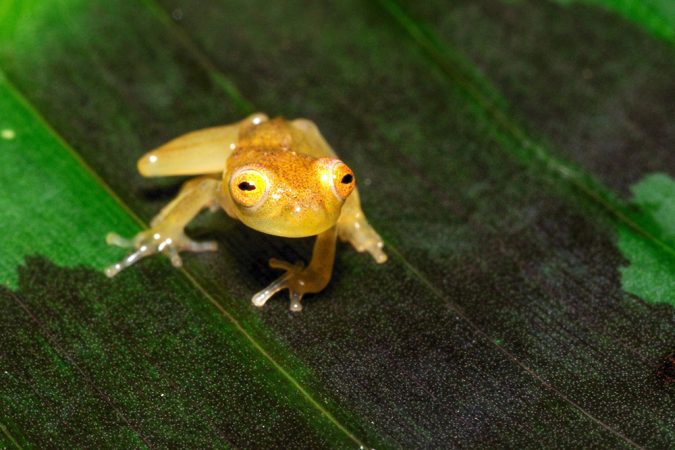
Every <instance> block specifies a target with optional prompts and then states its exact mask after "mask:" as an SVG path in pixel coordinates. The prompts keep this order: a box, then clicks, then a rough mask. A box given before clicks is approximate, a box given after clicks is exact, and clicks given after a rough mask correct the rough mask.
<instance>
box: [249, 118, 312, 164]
mask: <svg viewBox="0 0 675 450" xmlns="http://www.w3.org/2000/svg"><path fill="white" fill-rule="evenodd" d="M237 147H238V149H237V150H241V151H247V150H249V149H251V150H256V151H260V150H263V151H267V152H275V151H292V152H296V153H300V154H304V155H312V154H313V152H312V151H311V149H309V143H308V141H307V138H306V137H305V134H304V133H303V132H302V130H300V129H298V128H297V127H295V126H294V125H293V123H292V122H289V121H287V120H285V119H284V118H283V117H276V118H274V119H272V120H268V121H266V122H262V123H260V124H258V125H256V126H252V127H248V128H245V129H242V130H240V132H239V141H238V143H237Z"/></svg>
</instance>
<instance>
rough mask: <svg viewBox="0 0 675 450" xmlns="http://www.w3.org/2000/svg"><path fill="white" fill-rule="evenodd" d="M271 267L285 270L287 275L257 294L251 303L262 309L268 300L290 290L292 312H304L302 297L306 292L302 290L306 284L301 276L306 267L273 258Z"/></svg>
mask: <svg viewBox="0 0 675 450" xmlns="http://www.w3.org/2000/svg"><path fill="white" fill-rule="evenodd" d="M270 267H272V268H275V269H283V270H285V271H286V273H285V274H283V275H282V276H280V277H279V278H277V279H276V280H274V281H273V282H272V283H270V284H269V286H267V287H266V288H265V289H263V290H261V291H260V292H258V293H256V294H255V295H254V296H253V297H252V298H251V302H252V303H253V304H254V305H255V306H257V307H259V308H262V307H263V306H265V303H267V300H269V299H270V298H272V297H273V296H274V294H276V293H277V292H279V291H282V290H284V289H288V292H289V294H290V299H291V303H290V310H291V311H294V312H298V311H302V304H301V303H300V302H301V300H302V295H303V294H304V290H302V286H303V285H304V283H303V281H302V280H301V279H300V274H301V273H302V272H303V270H304V268H305V265H304V264H303V263H302V262H297V263H295V264H291V263H289V262H286V261H280V260H278V259H274V258H273V259H270Z"/></svg>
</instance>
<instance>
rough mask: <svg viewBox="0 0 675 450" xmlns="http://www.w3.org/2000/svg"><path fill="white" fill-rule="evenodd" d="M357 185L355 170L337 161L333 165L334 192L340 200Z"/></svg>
mask: <svg viewBox="0 0 675 450" xmlns="http://www.w3.org/2000/svg"><path fill="white" fill-rule="evenodd" d="M354 186H356V178H354V172H352V169H350V168H349V167H347V164H345V163H343V162H341V161H337V162H336V163H335V164H334V165H333V192H335V195H336V196H337V198H339V199H340V200H344V199H346V198H347V197H348V196H349V194H351V193H352V191H353V190H354Z"/></svg>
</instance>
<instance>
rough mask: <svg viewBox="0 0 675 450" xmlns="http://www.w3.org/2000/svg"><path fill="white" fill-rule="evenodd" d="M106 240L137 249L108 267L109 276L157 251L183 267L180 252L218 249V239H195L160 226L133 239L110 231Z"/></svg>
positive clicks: (111, 243) (106, 271)
mask: <svg viewBox="0 0 675 450" xmlns="http://www.w3.org/2000/svg"><path fill="white" fill-rule="evenodd" d="M106 242H107V243H108V244H110V245H115V246H117V247H123V248H135V249H136V250H135V251H134V252H132V253H130V254H129V255H127V256H126V257H125V258H124V259H123V260H122V261H120V262H118V263H116V264H113V265H112V266H110V267H108V268H107V269H106V270H105V274H106V275H107V276H108V277H114V276H115V275H117V274H118V273H119V272H120V271H122V270H123V269H126V268H127V267H129V266H131V265H132V264H134V263H136V262H138V261H139V260H141V259H143V258H145V257H146V256H150V255H153V254H155V253H164V254H165V255H166V256H168V257H169V260H170V261H171V264H172V265H173V266H174V267H181V266H182V265H183V259H182V258H181V257H180V252H183V251H187V252H213V251H216V250H218V243H217V242H216V241H204V242H198V241H193V240H192V239H190V238H188V237H187V236H186V235H185V234H184V233H182V232H180V233H172V232H168V233H167V232H164V231H163V230H162V229H160V228H151V229H149V230H145V231H141V232H140V233H138V234H137V235H136V236H135V237H133V238H132V239H126V238H123V237H121V236H120V235H118V234H116V233H108V235H107V236H106Z"/></svg>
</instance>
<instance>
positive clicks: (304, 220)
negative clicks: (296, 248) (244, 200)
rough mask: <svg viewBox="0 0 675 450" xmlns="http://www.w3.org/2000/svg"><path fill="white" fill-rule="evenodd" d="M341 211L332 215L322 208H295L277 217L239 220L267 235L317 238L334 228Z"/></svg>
mask: <svg viewBox="0 0 675 450" xmlns="http://www.w3.org/2000/svg"><path fill="white" fill-rule="evenodd" d="M339 216H340V210H339V209H337V211H336V212H335V213H334V214H330V213H329V212H328V211H326V210H325V209H321V208H316V209H314V208H307V207H305V208H303V207H299V206H293V207H290V208H284V209H283V210H281V211H279V213H278V214H275V217H269V216H268V217H263V216H262V215H245V214H241V215H240V217H239V219H240V220H241V221H242V222H243V223H244V224H245V225H246V226H248V227H250V228H253V229H254V230H257V231H260V232H262V233H265V234H270V235H273V236H280V237H290V238H301V237H309V236H316V235H317V234H320V233H323V232H324V231H326V230H328V229H329V228H330V227H332V226H334V225H335V223H336V222H337V219H338V217H339Z"/></svg>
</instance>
